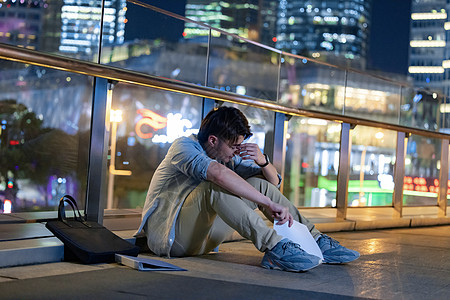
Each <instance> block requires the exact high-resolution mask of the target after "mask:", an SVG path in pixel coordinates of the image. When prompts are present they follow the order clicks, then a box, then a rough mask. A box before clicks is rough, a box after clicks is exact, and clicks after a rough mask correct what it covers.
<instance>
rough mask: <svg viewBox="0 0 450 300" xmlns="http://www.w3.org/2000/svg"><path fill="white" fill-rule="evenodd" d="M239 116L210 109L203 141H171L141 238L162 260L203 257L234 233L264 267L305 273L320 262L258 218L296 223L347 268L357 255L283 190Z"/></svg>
mask: <svg viewBox="0 0 450 300" xmlns="http://www.w3.org/2000/svg"><path fill="white" fill-rule="evenodd" d="M251 135H252V133H251V131H250V126H249V125H248V121H247V119H246V117H245V116H244V115H243V114H242V112H241V111H240V110H238V109H236V108H233V107H226V106H224V107H220V108H218V109H215V110H212V111H211V112H209V113H208V115H207V116H206V117H205V119H203V121H202V123H201V126H200V130H199V132H198V135H192V136H190V137H181V138H179V139H177V140H175V141H174V143H173V144H172V146H171V147H170V149H169V151H168V153H167V155H166V157H165V158H164V160H163V161H162V162H161V164H160V165H159V167H158V169H157V170H156V172H155V174H154V175H153V178H152V180H151V183H150V187H149V190H148V194H147V198H146V201H145V205H144V210H143V215H142V223H141V226H140V228H139V232H140V231H141V230H144V232H145V234H146V236H147V243H148V246H149V248H150V250H151V251H153V252H154V253H155V254H157V255H162V256H176V257H180V256H191V255H201V254H206V253H208V252H210V251H211V250H213V249H214V248H216V247H217V246H218V245H220V243H222V242H223V241H224V240H226V239H227V238H228V237H229V236H230V235H231V234H232V233H233V232H234V230H236V231H237V232H238V233H239V234H240V235H241V236H243V237H244V238H246V239H249V240H251V241H252V242H253V244H254V245H255V247H256V248H257V249H258V250H259V251H261V252H265V255H264V257H263V260H262V262H261V265H262V266H263V267H264V268H269V269H279V270H285V271H294V272H300V271H306V270H309V269H311V268H314V267H316V266H318V265H319V264H320V263H321V262H322V260H321V259H320V258H319V257H317V256H314V255H311V254H308V253H307V252H306V251H304V250H303V249H302V248H301V246H300V245H298V244H296V243H293V242H292V241H290V240H288V239H283V238H282V237H281V236H280V235H278V234H277V233H276V231H275V230H274V229H273V228H271V227H268V226H267V225H266V223H265V222H264V220H263V219H262V218H261V217H260V216H259V215H258V213H257V212H255V209H256V208H259V209H260V210H261V211H262V212H263V213H264V215H265V216H266V217H267V218H268V219H269V220H271V221H272V222H273V221H274V219H275V220H278V224H280V225H281V224H284V223H286V222H288V225H289V226H291V225H292V223H293V220H296V221H298V222H300V223H302V224H304V225H306V226H307V228H308V229H309V231H310V232H311V235H312V236H313V237H314V239H315V240H316V242H317V243H318V245H319V247H320V249H321V251H322V253H323V262H325V263H336V264H339V263H347V262H350V261H353V260H355V259H357V258H358V257H359V253H358V252H356V251H354V250H350V249H347V248H345V247H343V246H341V245H340V244H339V243H338V242H337V241H335V240H334V239H332V238H330V237H329V236H327V235H325V234H322V233H321V232H319V231H318V230H317V229H316V228H315V227H314V225H313V224H312V223H311V222H309V221H308V220H307V219H306V218H305V217H303V216H302V215H301V214H300V213H299V211H298V210H297V208H296V207H294V205H292V203H291V202H290V201H289V200H288V199H287V198H286V197H285V196H284V195H283V194H282V193H281V192H280V191H279V190H278V188H277V187H276V186H278V185H279V184H280V177H279V175H278V173H277V171H276V169H275V167H274V166H273V165H272V164H271V163H270V162H269V160H268V158H267V155H264V154H262V153H261V151H260V149H259V147H258V146H257V145H256V144H253V143H243V142H244V141H245V140H246V139H247V138H249V137H250V136H251Z"/></svg>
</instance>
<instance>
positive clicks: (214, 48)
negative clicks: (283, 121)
mask: <svg viewBox="0 0 450 300" xmlns="http://www.w3.org/2000/svg"><path fill="white" fill-rule="evenodd" d="M279 61H280V54H279V53H277V52H273V51H270V50H267V49H265V48H262V47H258V46H255V45H253V44H250V43H247V42H245V41H243V40H240V39H237V38H234V37H232V36H225V35H224V34H222V33H220V32H218V31H215V30H212V31H211V46H210V58H209V68H208V86H209V87H213V88H216V89H220V90H224V91H227V92H233V93H237V94H241V95H247V96H250V97H256V98H259V99H264V100H272V101H276V99H277V92H278V74H279Z"/></svg>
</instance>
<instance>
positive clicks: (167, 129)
mask: <svg viewBox="0 0 450 300" xmlns="http://www.w3.org/2000/svg"><path fill="white" fill-rule="evenodd" d="M112 109H113V110H114V111H116V110H120V111H121V115H122V121H120V122H116V124H114V122H112V123H111V126H117V127H116V128H117V131H116V135H115V136H113V130H111V137H110V143H111V146H112V147H111V148H113V146H115V149H116V151H115V153H110V156H109V163H111V161H114V168H115V169H116V170H122V171H131V174H125V175H116V176H113V177H112V180H111V176H109V180H108V184H109V185H113V194H110V195H108V196H107V198H108V203H109V204H110V205H109V206H107V207H108V208H142V207H143V205H144V202H145V196H146V193H147V190H148V185H149V183H150V180H151V178H152V176H153V173H154V172H155V170H156V168H157V167H158V165H159V163H160V162H161V161H162V160H163V158H164V156H165V155H166V153H167V151H168V149H169V147H170V145H171V144H172V142H173V141H174V140H175V139H176V138H178V137H180V136H189V135H191V134H192V133H197V132H198V129H199V128H200V122H201V112H202V99H201V98H199V97H195V96H190V95H185V94H179V93H175V92H169V91H164V90H158V89H153V88H145V87H139V86H134V85H128V84H123V83H119V84H117V85H115V87H114V89H113V94H112ZM113 155H114V156H113Z"/></svg>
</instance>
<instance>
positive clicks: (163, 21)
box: [100, 3, 209, 85]
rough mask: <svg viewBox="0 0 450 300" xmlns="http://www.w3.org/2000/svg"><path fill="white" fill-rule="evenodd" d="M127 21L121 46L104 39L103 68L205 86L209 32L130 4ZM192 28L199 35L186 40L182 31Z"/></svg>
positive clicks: (190, 36) (203, 28)
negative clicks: (194, 28)
mask: <svg viewBox="0 0 450 300" xmlns="http://www.w3.org/2000/svg"><path fill="white" fill-rule="evenodd" d="M135 11H138V13H136V12H135ZM133 12H134V13H133ZM126 17H127V19H126V27H125V29H126V30H125V40H124V42H123V43H120V44H117V43H109V42H108V40H107V39H103V43H102V55H101V60H100V62H101V63H102V64H106V65H110V66H115V67H119V68H123V69H127V70H132V71H136V72H140V73H145V74H150V75H155V76H161V77H166V78H170V79H175V80H181V81H185V82H189V83H194V84H200V85H204V84H205V73H206V62H207V51H208V35H209V29H208V28H206V27H202V26H199V25H196V24H190V23H189V24H188V23H185V22H184V21H182V20H179V19H176V18H174V17H170V16H167V15H164V14H162V13H159V12H156V11H152V10H150V9H147V8H145V7H141V6H137V5H135V4H133V3H127V14H126ZM193 25H195V26H197V27H198V28H197V30H198V31H199V33H198V35H194V33H193V32H191V34H190V35H189V36H186V34H185V33H184V30H186V28H190V27H192V26H193Z"/></svg>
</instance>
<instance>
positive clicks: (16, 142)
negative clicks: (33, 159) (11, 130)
mask: <svg viewBox="0 0 450 300" xmlns="http://www.w3.org/2000/svg"><path fill="white" fill-rule="evenodd" d="M9 144H10V145H11V146H16V145H19V141H17V140H11V141H9Z"/></svg>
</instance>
